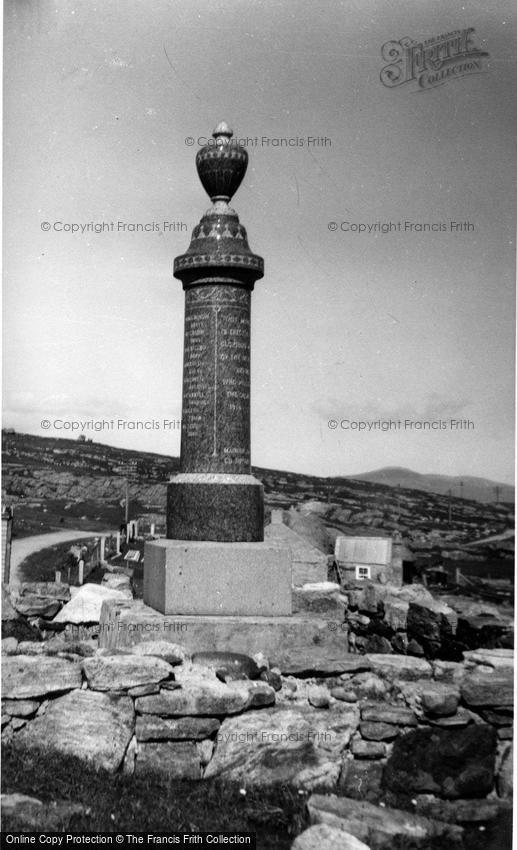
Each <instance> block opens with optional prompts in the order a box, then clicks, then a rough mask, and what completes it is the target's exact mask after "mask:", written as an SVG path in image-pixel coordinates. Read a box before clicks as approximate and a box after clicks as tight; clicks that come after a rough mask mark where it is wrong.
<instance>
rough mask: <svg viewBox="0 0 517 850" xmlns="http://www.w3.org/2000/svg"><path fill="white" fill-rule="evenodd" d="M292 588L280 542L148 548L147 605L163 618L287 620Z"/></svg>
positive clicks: (165, 543)
mask: <svg viewBox="0 0 517 850" xmlns="http://www.w3.org/2000/svg"><path fill="white" fill-rule="evenodd" d="M291 585H292V570H291V554H290V552H289V549H287V548H286V547H285V546H284V547H282V546H280V545H279V544H278V543H271V542H269V541H268V542H267V543H218V542H206V541H204V540H196V541H194V540H154V541H153V542H152V543H146V545H145V561H144V602H145V604H146V605H149V606H151V608H154V609H156V610H157V611H160V612H161V613H162V614H172V615H182V614H190V615H223V616H228V615H230V616H232V615H253V614H255V615H259V616H275V615H278V616H280V615H284V616H285V615H289V614H291V611H292V593H291Z"/></svg>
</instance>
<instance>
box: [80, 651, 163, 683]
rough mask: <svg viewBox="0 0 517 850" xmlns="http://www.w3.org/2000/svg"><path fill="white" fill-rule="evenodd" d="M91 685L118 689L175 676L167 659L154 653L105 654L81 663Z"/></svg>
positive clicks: (156, 681)
mask: <svg viewBox="0 0 517 850" xmlns="http://www.w3.org/2000/svg"><path fill="white" fill-rule="evenodd" d="M82 669H83V672H84V675H85V676H86V678H87V680H88V686H89V687H90V688H91V689H92V690H94V691H116V690H124V689H127V688H135V687H137V685H150V684H157V683H158V682H162V681H164V680H165V679H169V678H172V677H173V676H174V672H173V669H172V667H171V665H170V664H167V662H166V661H162V659H161V658H155V657H154V656H142V655H104V656H99V655H98V656H96V657H94V658H85V660H84V661H83V663H82Z"/></svg>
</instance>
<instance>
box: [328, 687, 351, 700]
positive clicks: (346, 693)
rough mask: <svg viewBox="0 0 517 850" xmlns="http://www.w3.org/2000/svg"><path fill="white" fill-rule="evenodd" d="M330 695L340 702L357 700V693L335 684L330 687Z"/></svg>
mask: <svg viewBox="0 0 517 850" xmlns="http://www.w3.org/2000/svg"><path fill="white" fill-rule="evenodd" d="M330 696H331V697H334V699H338V700H340V701H342V702H352V703H353V702H357V694H356V693H355V691H352V690H350V688H344V687H340V686H337V687H335V688H331V689H330Z"/></svg>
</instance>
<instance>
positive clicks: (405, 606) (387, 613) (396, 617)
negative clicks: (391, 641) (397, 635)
mask: <svg viewBox="0 0 517 850" xmlns="http://www.w3.org/2000/svg"><path fill="white" fill-rule="evenodd" d="M408 610H409V602H406V601H405V600H404V599H398V598H397V597H393V596H390V597H388V599H385V600H384V621H385V622H386V623H387V625H388V626H390V628H391V629H393V631H394V632H397V631H401V632H405V631H406V627H407V615H408Z"/></svg>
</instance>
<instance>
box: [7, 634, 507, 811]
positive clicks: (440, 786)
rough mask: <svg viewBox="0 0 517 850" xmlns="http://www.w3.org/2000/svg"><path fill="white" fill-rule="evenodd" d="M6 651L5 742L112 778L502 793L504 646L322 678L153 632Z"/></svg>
mask: <svg viewBox="0 0 517 850" xmlns="http://www.w3.org/2000/svg"><path fill="white" fill-rule="evenodd" d="M3 651H4V652H7V653H8V654H7V655H4V658H3V665H2V668H3V669H2V680H3V701H2V725H3V739H4V741H5V740H12V741H13V742H15V743H17V744H18V743H19V744H23V745H24V746H28V747H38V746H41V745H42V744H45V745H48V746H51V747H54V748H56V749H57V750H59V751H61V752H63V753H70V754H73V755H76V756H79V757H81V758H84V759H86V760H88V761H93V762H94V763H95V764H97V765H100V766H102V767H104V768H105V769H106V770H109V771H117V770H119V769H122V770H124V771H128V772H133V771H134V770H136V771H137V772H140V771H146V770H157V771H164V772H165V773H167V774H169V775H174V776H178V777H185V778H190V779H199V778H201V777H203V776H204V777H207V778H208V777H213V776H218V775H225V776H226V777H227V778H228V779H233V780H238V781H241V782H243V784H245V785H246V784H253V783H257V784H262V783H268V782H275V781H289V782H292V783H293V784H294V785H296V786H299V787H300V788H302V789H306V790H311V789H313V788H324V789H326V790H328V791H331V790H336V789H338V790H339V791H340V793H342V794H344V795H346V796H349V797H355V796H360V798H361V799H371V800H375V799H378V798H380V797H381V796H382V794H384V793H385V792H392V793H393V794H406V795H413V794H414V795H422V794H430V793H433V794H436V795H437V796H438V797H441V798H443V799H449V800H454V799H462V798H466V799H470V798H472V797H485V796H487V795H489V794H492V793H496V794H498V795H499V797H501V798H506V797H507V796H508V794H509V788H510V786H511V773H509V765H510V764H511V761H510V759H511V756H510V751H511V746H512V745H511V738H512V705H513V681H512V673H513V653H511V652H510V651H506V650H495V651H489V650H485V651H483V650H480V651H478V652H472V653H467V657H466V659H465V661H464V662H463V663H454V662H443V661H436V662H434V663H433V664H431V663H429V662H427V661H425V660H423V659H417V658H411V657H405V656H396V655H375V654H374V655H365V656H362V657H357V659H350V660H349V662H348V663H347V667H348V669H347V671H346V672H344V673H342V674H341V675H340V676H333V677H330V678H326V679H315V678H312V679H299V678H296V677H294V676H282V675H281V674H280V672H279V671H278V670H275V669H272V670H271V669H269V668H268V665H267V660H266V659H264V658H261V657H260V656H257V658H256V659H249V658H246V657H245V656H239V655H232V654H228V653H220V654H218V653H212V654H206V653H204V654H203V653H201V654H199V655H197V656H196V655H194V656H193V657H192V658H189V657H188V656H187V655H186V653H185V652H184V650H183V649H182V648H181V647H180V646H178V645H174V644H171V643H169V642H162V641H152V640H151V641H147V642H144V643H140V644H138V645H137V646H135V647H133V648H132V650H131V652H128V653H125V652H120V651H114V652H111V651H109V650H99V649H98V648H96V645H95V641H81V642H78V643H77V644H70V643H68V642H65V641H64V640H63V639H62V638H58V637H56V638H54V639H53V640H49V641H46V642H43V643H41V642H38V643H34V642H21V643H19V644H16V642H15V639H13V638H9V639H7V640H5V641H3ZM444 765H445V766H444Z"/></svg>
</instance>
